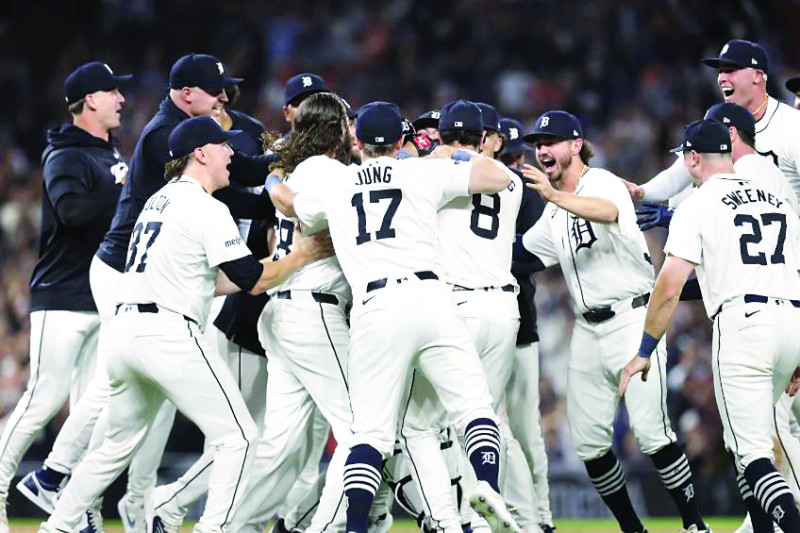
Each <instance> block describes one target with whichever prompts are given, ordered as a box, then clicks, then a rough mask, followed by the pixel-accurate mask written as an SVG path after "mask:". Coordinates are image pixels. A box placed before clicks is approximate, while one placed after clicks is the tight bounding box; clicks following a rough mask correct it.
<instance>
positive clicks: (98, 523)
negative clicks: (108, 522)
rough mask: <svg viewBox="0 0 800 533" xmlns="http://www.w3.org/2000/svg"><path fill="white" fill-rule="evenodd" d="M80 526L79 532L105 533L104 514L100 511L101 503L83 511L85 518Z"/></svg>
mask: <svg viewBox="0 0 800 533" xmlns="http://www.w3.org/2000/svg"><path fill="white" fill-rule="evenodd" d="M78 528H79V529H78V532H79V533H105V529H103V515H102V514H101V513H100V505H97V506H95V507H92V508H90V509H89V510H88V511H86V512H85V513H83V519H82V520H81V524H80V525H79V526H78Z"/></svg>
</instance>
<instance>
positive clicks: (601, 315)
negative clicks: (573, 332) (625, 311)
mask: <svg viewBox="0 0 800 533" xmlns="http://www.w3.org/2000/svg"><path fill="white" fill-rule="evenodd" d="M649 301H650V293H649V292H646V293H644V294H640V295H639V296H636V297H635V298H633V299H632V300H631V309H638V308H639V307H644V306H645V305H647V302H649ZM616 314H617V313H616V312H615V311H614V310H613V309H611V306H610V305H609V306H605V307H599V308H596V309H592V310H590V311H586V312H585V313H583V318H584V320H586V321H587V322H589V323H590V324H600V323H602V322H605V321H606V320H609V319H611V318H614V317H615V316H616Z"/></svg>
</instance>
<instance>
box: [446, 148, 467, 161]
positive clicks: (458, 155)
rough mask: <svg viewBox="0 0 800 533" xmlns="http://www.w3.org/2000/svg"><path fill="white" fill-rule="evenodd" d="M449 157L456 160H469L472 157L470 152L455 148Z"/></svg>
mask: <svg viewBox="0 0 800 533" xmlns="http://www.w3.org/2000/svg"><path fill="white" fill-rule="evenodd" d="M450 159H454V160H456V161H469V160H470V159H472V154H470V153H468V152H465V151H464V150H456V151H455V152H453V154H452V155H451V156H450Z"/></svg>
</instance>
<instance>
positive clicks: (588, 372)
mask: <svg viewBox="0 0 800 533" xmlns="http://www.w3.org/2000/svg"><path fill="white" fill-rule="evenodd" d="M525 140H526V141H530V142H532V143H534V144H535V145H536V158H537V160H538V162H539V164H540V165H541V166H542V167H543V168H544V173H542V172H541V171H539V170H537V169H536V168H534V167H532V166H530V165H525V166H524V167H523V174H524V175H525V177H526V178H527V179H529V180H531V181H532V183H531V184H530V187H532V188H534V189H535V190H537V191H539V193H540V194H541V195H542V197H543V198H544V199H545V200H546V201H548V202H550V205H548V206H547V208H546V209H545V212H544V214H543V215H542V217H541V218H540V219H539V221H538V222H537V223H536V225H534V226H533V228H531V229H530V230H528V231H527V232H526V233H525V235H524V236H523V239H522V246H523V247H524V250H525V251H526V252H527V253H528V254H529V255H528V259H530V261H531V262H533V263H535V264H537V265H538V266H539V267H540V268H543V267H548V266H551V265H555V264H560V265H561V270H562V272H563V273H564V277H565V279H566V282H567V288H568V289H569V291H570V294H571V296H572V298H573V301H574V308H575V315H576V322H575V327H574V330H573V333H572V345H571V355H570V362H569V371H568V372H569V374H568V378H567V416H568V420H569V426H570V431H571V433H572V440H573V442H574V445H575V450H576V452H577V454H578V457H579V458H580V459H581V460H582V461H583V462H584V464H585V465H586V470H587V472H588V474H589V478H590V480H591V481H592V483H593V484H594V486H595V489H596V490H597V492H598V493H599V494H600V496H601V497H602V498H603V501H604V502H605V503H606V505H608V507H609V509H610V510H611V512H612V513H613V514H614V516H615V517H616V519H617V521H618V522H619V525H620V528H621V529H622V531H625V532H640V531H643V530H644V526H643V525H642V523H641V521H640V520H639V518H638V516H637V515H636V512H635V511H634V509H633V506H632V505H631V502H630V499H629V497H628V493H627V489H626V488H625V478H624V475H623V472H622V468H621V466H620V464H619V462H618V461H617V458H616V457H615V455H614V453H613V452H612V451H611V449H610V447H611V442H612V438H613V421H614V416H615V414H616V411H617V407H618V404H619V397H618V395H617V390H618V386H619V376H620V373H621V372H622V368H623V366H624V365H625V363H626V362H627V355H626V350H630V349H632V346H633V345H634V344H635V342H636V335H638V330H639V329H640V328H641V325H642V322H643V320H644V313H645V311H646V306H647V301H648V298H649V296H650V291H651V290H652V285H653V266H652V264H651V263H650V258H649V255H648V250H647V245H646V244H645V241H644V236H643V235H642V233H641V231H640V230H639V228H638V227H637V226H636V215H635V213H634V210H633V203H632V202H631V200H630V197H629V196H628V194H627V191H626V189H625V186H624V185H623V184H622V183H621V181H620V180H619V178H617V177H616V176H614V175H613V174H611V173H610V172H608V171H605V170H602V169H599V168H592V167H590V166H589V160H590V158H591V156H592V151H591V147H590V146H589V145H588V144H587V143H586V141H584V139H583V133H582V129H581V125H580V122H579V121H578V119H577V118H575V117H574V116H573V115H571V114H569V113H567V112H564V111H550V112H547V113H544V114H543V115H541V116H540V117H539V118H538V119H537V120H536V127H535V129H534V131H533V133H531V134H529V135H526V136H525ZM520 251H521V250H520ZM523 255H525V254H520V255H519V258H520V259H522V256H523ZM654 357H655V361H654V364H653V367H654V369H655V372H656V374H657V377H656V379H653V380H651V381H648V382H646V383H645V382H637V383H635V384H632V388H631V390H630V391H629V399H628V401H627V402H626V406H627V408H628V415H629V417H630V422H631V428H632V429H633V432H634V435H635V436H636V438H637V440H638V441H639V445H640V447H641V449H642V451H643V452H644V453H645V454H647V455H649V456H650V458H651V460H652V461H653V464H654V465H655V467H656V469H657V470H658V474H659V477H660V478H661V481H662V483H664V485H665V487H666V488H667V491H668V492H669V494H670V496H671V497H672V499H673V500H674V501H675V503H676V505H677V506H678V509H679V511H680V514H681V517H682V519H683V525H684V528H686V529H687V530H690V531H705V530H707V529H708V528H707V527H706V525H705V522H704V521H703V519H702V517H701V516H700V512H699V511H698V509H697V504H696V501H695V498H694V485H693V483H692V474H691V470H690V469H689V463H688V461H687V459H686V456H685V455H684V454H683V452H681V450H680V448H679V447H678V445H677V444H676V443H675V440H676V437H675V434H674V433H673V431H672V429H671V428H670V425H669V419H668V417H667V414H666V383H665V380H666V375H665V374H666V372H665V364H666V348H665V343H664V342H662V343H660V344H659V345H658V351H657V352H656V354H655V356H654ZM690 528H691V529H690Z"/></svg>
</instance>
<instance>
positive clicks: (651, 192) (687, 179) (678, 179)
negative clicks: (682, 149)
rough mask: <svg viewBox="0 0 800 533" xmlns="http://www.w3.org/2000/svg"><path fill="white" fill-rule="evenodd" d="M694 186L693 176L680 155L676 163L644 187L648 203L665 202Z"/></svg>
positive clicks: (645, 199) (645, 198)
mask: <svg viewBox="0 0 800 533" xmlns="http://www.w3.org/2000/svg"><path fill="white" fill-rule="evenodd" d="M691 186H692V176H691V174H689V171H688V170H686V167H685V166H684V164H683V156H682V155H681V154H678V158H677V159H676V160H675V162H674V163H673V164H672V165H671V166H669V167H667V168H665V169H664V170H662V171H661V172H659V173H658V174H656V175H655V177H654V178H653V179H651V180H650V181H648V182H647V183H645V184H644V185H642V188H643V189H644V198H643V200H644V201H646V202H665V201H667V200H669V199H670V198H672V197H673V196H676V195H677V194H679V193H680V192H681V191H683V190H685V189H686V188H688V187H691Z"/></svg>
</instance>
